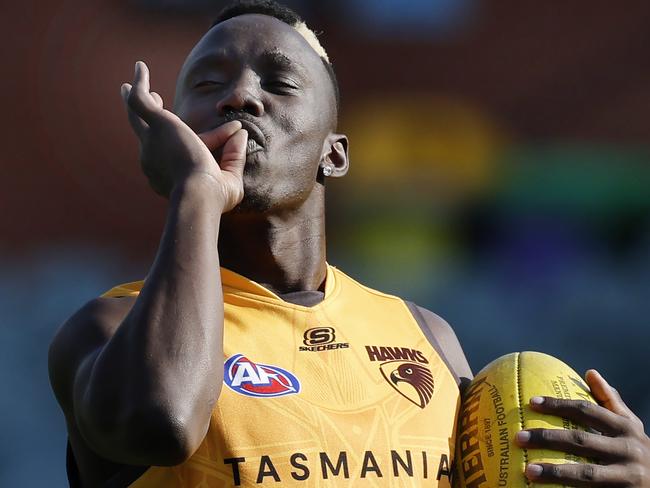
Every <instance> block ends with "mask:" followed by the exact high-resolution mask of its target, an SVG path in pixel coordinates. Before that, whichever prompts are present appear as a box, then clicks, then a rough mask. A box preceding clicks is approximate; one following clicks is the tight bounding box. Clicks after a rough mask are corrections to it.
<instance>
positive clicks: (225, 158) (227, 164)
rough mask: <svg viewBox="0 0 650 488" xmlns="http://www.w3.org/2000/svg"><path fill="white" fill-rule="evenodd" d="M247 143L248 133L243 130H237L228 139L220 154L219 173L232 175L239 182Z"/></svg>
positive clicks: (242, 171) (244, 161)
mask: <svg viewBox="0 0 650 488" xmlns="http://www.w3.org/2000/svg"><path fill="white" fill-rule="evenodd" d="M247 142H248V132H247V131H246V130H245V129H239V130H238V131H237V132H235V134H234V135H233V136H232V137H231V138H230V139H228V142H226V145H225V146H224V147H223V152H222V153H221V160H220V161H219V167H220V168H221V171H225V172H228V173H232V174H233V175H235V176H236V177H237V178H238V179H239V180H241V178H242V175H243V173H244V165H245V164H246V143H247Z"/></svg>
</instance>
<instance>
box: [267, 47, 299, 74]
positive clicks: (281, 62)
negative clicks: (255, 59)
mask: <svg viewBox="0 0 650 488" xmlns="http://www.w3.org/2000/svg"><path fill="white" fill-rule="evenodd" d="M260 59H261V61H262V62H263V63H266V64H268V65H270V66H272V67H274V68H280V69H286V70H298V71H302V67H301V66H300V65H299V64H298V63H296V62H295V61H293V60H292V59H291V58H290V57H289V56H287V55H286V54H283V53H282V52H280V51H264V52H263V53H262V54H261V55H260Z"/></svg>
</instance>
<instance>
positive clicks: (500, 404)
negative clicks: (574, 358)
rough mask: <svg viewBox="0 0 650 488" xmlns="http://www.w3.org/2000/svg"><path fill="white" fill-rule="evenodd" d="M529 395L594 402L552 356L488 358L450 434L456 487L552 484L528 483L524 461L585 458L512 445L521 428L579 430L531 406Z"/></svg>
mask: <svg viewBox="0 0 650 488" xmlns="http://www.w3.org/2000/svg"><path fill="white" fill-rule="evenodd" d="M533 396H548V397H556V398H563V399H571V400H588V401H591V402H594V403H596V402H595V400H594V399H593V397H592V396H591V394H590V392H589V387H588V386H587V385H586V384H585V382H584V381H583V380H582V378H581V377H580V375H578V374H577V373H576V372H575V371H573V370H572V369H571V368H570V367H569V366H567V365H566V364H564V363H563V362H562V361H560V360H559V359H556V358H554V357H552V356H549V355H547V354H542V353H539V352H528V351H527V352H515V353H512V354H507V355H505V356H502V357H500V358H499V359H496V360H495V361H492V362H491V363H490V364H488V365H487V366H486V367H485V368H483V369H482V370H481V371H480V372H479V373H478V374H477V375H476V377H475V378H474V380H473V381H472V382H471V383H470V385H469V386H468V388H467V390H466V392H465V396H464V399H463V403H462V405H461V409H460V413H459V419H458V433H457V437H456V467H457V474H456V476H457V477H458V481H459V483H458V486H460V487H461V488H497V487H507V488H520V487H521V488H529V487H535V488H549V487H558V486H559V485H549V484H544V485H543V484H538V483H529V482H528V481H527V478H526V477H525V475H524V469H525V467H526V465H527V464H529V463H533V462H542V463H545V462H548V463H557V464H565V463H580V462H587V460H586V459H584V458H581V457H577V456H573V455H570V454H566V453H562V452H557V451H548V450H543V449H524V448H521V447H519V446H517V445H516V444H515V434H516V433H517V432H519V431H520V430H522V429H534V428H545V429H582V427H579V426H577V425H575V424H573V423H571V422H569V421H568V420H566V419H562V418H559V417H553V416H551V415H545V414H541V413H538V412H535V411H533V410H531V409H530V406H529V401H530V398H531V397H533ZM582 430H584V429H582Z"/></svg>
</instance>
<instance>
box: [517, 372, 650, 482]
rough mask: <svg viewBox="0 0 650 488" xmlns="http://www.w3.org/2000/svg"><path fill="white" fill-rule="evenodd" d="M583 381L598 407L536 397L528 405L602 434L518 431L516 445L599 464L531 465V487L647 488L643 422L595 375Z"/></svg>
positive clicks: (649, 450) (649, 451)
mask: <svg viewBox="0 0 650 488" xmlns="http://www.w3.org/2000/svg"><path fill="white" fill-rule="evenodd" d="M585 379H586V381H587V384H588V385H589V387H590V388H591V392H592V394H593V396H594V398H595V399H596V400H597V401H598V403H599V404H600V405H595V404H593V403H590V402H587V401H581V400H561V399H557V398H549V397H535V398H532V399H531V402H530V406H531V408H532V409H533V410H536V411H538V412H541V413H546V414H549V415H555V416H557V417H562V418H565V419H568V420H571V421H573V422H575V423H576V424H579V425H582V426H584V427H590V428H592V429H595V430H597V431H598V432H602V434H597V433H590V432H583V431H581V430H564V429H530V430H523V431H521V432H519V433H518V434H517V436H516V440H517V444H519V445H520V446H521V447H526V448H530V449H549V450H554V451H562V452H566V453H569V454H575V455H578V456H584V457H587V458H590V459H593V460H595V461H596V462H597V463H598V464H546V463H541V464H529V465H528V466H527V467H526V477H527V478H528V479H529V480H530V481H534V482H535V483H556V484H560V485H567V486H599V487H634V488H650V438H648V436H647V435H646V433H645V431H644V428H643V422H642V421H641V420H640V419H639V417H637V416H636V415H635V414H634V413H633V412H632V411H631V410H630V409H629V408H628V406H627V405H626V404H625V403H624V402H623V400H622V399H621V397H620V395H619V394H618V391H616V389H614V388H613V387H611V386H610V385H609V384H608V383H607V382H606V381H605V379H604V378H603V377H602V376H601V375H600V374H599V373H598V372H597V371H595V370H593V369H592V370H589V371H587V373H586V375H585ZM528 434H529V435H528Z"/></svg>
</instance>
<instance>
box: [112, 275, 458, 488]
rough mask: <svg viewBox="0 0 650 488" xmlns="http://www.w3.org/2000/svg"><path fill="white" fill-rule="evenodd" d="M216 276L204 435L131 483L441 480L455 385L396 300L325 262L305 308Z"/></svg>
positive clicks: (132, 287)
mask: <svg viewBox="0 0 650 488" xmlns="http://www.w3.org/2000/svg"><path fill="white" fill-rule="evenodd" d="M221 278H222V282H223V289H224V301H225V330H224V384H223V388H222V390H221V395H220V397H219V400H218V402H217V405H216V407H215V409H214V411H213V413H212V418H211V420H210V426H209V430H208V433H207V435H206V437H205V439H204V440H203V442H202V444H201V446H200V447H199V449H198V450H197V451H196V452H195V453H194V455H192V457H191V458H190V459H189V460H188V461H186V462H185V463H183V464H181V465H178V466H173V467H156V466H152V467H150V468H149V469H147V470H146V471H145V472H144V474H142V475H141V476H140V477H139V478H138V479H137V480H135V481H133V483H132V484H131V485H130V486H131V487H134V488H145V487H146V488H148V487H157V488H158V487H179V488H180V487H182V488H204V487H206V488H207V487H226V486H248V487H251V486H301V487H333V486H336V487H421V486H431V487H435V486H438V487H449V486H450V481H451V480H450V477H451V473H452V461H453V455H454V436H455V425H456V416H457V411H458V407H459V399H460V395H459V389H458V386H457V382H456V380H455V378H454V376H453V375H452V373H451V372H450V371H449V369H448V367H447V366H446V363H445V361H444V360H443V359H442V358H441V357H440V355H439V354H438V352H436V349H435V348H434V347H432V345H431V344H430V342H429V340H428V339H427V337H425V335H424V333H423V331H422V329H421V328H420V326H419V325H418V323H417V321H416V319H415V318H414V316H413V314H412V313H411V311H410V310H409V308H408V307H407V305H406V303H405V302H404V301H402V300H401V299H399V298H397V297H393V296H389V295H386V294H383V293H379V292H377V291H374V290H371V289H369V288H366V287H364V286H362V285H360V284H359V283H357V282H355V281H354V280H352V279H351V278H349V277H348V276H346V275H345V274H343V273H342V272H341V271H339V270H337V269H335V268H334V267H332V266H328V270H327V279H326V283H325V286H326V289H325V297H324V299H323V301H322V302H320V303H318V304H317V305H315V306H312V307H305V306H301V305H295V304H292V303H288V302H286V301H284V300H282V299H281V298H280V297H278V296H277V295H275V294H274V293H272V292H270V291H269V290H267V289H266V288H264V287H262V286H261V285H259V284H257V283H255V282H252V281H250V280H248V279H246V278H244V277H243V276H240V275H238V274H236V273H233V272H231V271H228V270H225V269H222V272H221ZM141 286H142V282H136V283H129V284H125V285H121V286H118V287H115V288H113V289H112V290H110V291H109V292H107V293H106V294H105V295H104V296H109V297H110V296H127V295H128V296H134V295H137V293H138V292H139V290H140V288H141Z"/></svg>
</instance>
